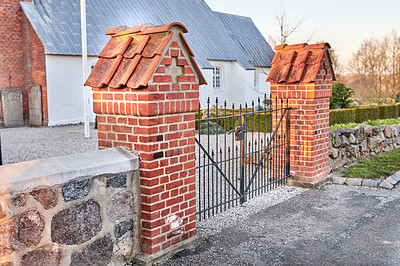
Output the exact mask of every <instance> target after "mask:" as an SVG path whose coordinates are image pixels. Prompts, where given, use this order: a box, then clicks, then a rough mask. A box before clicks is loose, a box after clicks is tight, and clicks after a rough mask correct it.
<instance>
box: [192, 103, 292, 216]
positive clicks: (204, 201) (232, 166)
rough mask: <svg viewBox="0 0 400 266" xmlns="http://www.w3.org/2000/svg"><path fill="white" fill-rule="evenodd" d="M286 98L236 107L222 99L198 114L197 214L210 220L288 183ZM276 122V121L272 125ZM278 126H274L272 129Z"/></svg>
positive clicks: (288, 142)
mask: <svg viewBox="0 0 400 266" xmlns="http://www.w3.org/2000/svg"><path fill="white" fill-rule="evenodd" d="M290 111H291V107H289V105H288V102H287V101H286V102H283V101H282V100H278V99H274V100H271V99H267V98H264V101H263V102H262V103H261V100H260V99H258V102H257V105H255V104H254V102H252V105H251V107H249V108H248V106H247V104H246V105H245V106H244V107H243V106H242V105H240V106H239V108H238V109H235V105H234V104H233V105H232V109H228V108H227V104H226V102H225V103H224V104H223V107H219V103H218V99H216V101H215V104H214V105H212V106H210V99H208V103H207V109H203V110H199V112H198V114H197V118H196V128H197V135H196V143H197V145H196V146H197V149H196V153H197V155H196V156H197V159H196V161H197V162H196V174H197V215H198V218H199V219H200V220H201V219H206V218H208V217H211V216H213V215H215V214H217V213H219V212H222V211H225V210H227V209H228V208H231V207H234V206H238V205H241V204H243V203H244V202H246V201H247V200H248V199H249V198H253V197H255V196H257V195H260V194H262V193H265V192H266V191H268V190H272V189H274V188H276V187H278V186H281V185H283V184H285V182H286V179H287V178H288V177H290V160H289V158H290ZM273 125H274V126H273ZM273 127H274V128H273Z"/></svg>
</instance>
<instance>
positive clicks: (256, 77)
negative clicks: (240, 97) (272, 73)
mask: <svg viewBox="0 0 400 266" xmlns="http://www.w3.org/2000/svg"><path fill="white" fill-rule="evenodd" d="M257 87H258V71H257V69H256V70H254V88H257Z"/></svg>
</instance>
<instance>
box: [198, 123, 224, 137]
mask: <svg viewBox="0 0 400 266" xmlns="http://www.w3.org/2000/svg"><path fill="white" fill-rule="evenodd" d="M217 131H218V134H223V133H224V128H223V127H221V126H220V125H217V124H216V123H207V122H203V123H201V124H200V134H202V135H204V134H210V135H215V134H217Z"/></svg>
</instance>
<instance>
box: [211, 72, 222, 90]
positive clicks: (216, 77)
mask: <svg viewBox="0 0 400 266" xmlns="http://www.w3.org/2000/svg"><path fill="white" fill-rule="evenodd" d="M221 83H222V70H221V68H220V67H214V70H213V88H214V89H221Z"/></svg>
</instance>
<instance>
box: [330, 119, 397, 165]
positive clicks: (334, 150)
mask: <svg viewBox="0 0 400 266" xmlns="http://www.w3.org/2000/svg"><path fill="white" fill-rule="evenodd" d="M399 148H400V124H395V125H391V126H385V125H382V126H371V125H360V126H357V127H355V128H343V129H337V130H334V131H331V132H329V171H330V172H331V171H332V170H334V169H337V168H341V167H343V166H345V165H347V164H350V163H353V162H355V161H356V160H357V159H358V158H360V157H362V156H373V155H376V154H378V153H381V152H385V151H391V150H394V149H399Z"/></svg>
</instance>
